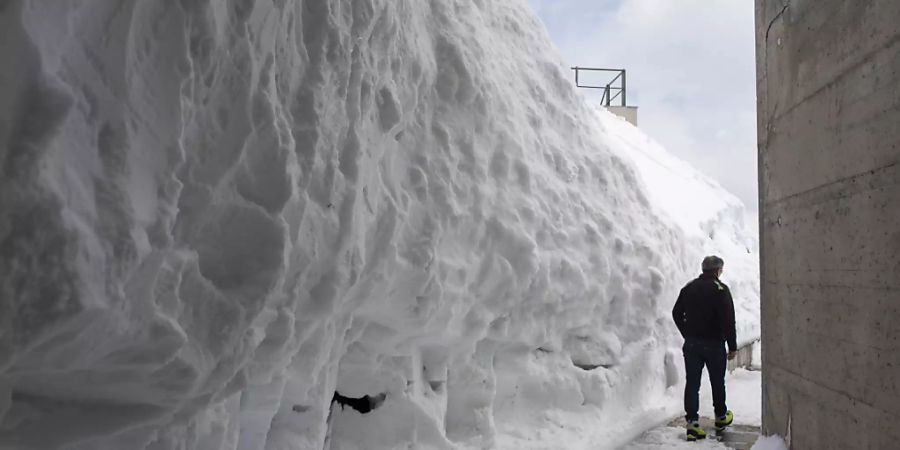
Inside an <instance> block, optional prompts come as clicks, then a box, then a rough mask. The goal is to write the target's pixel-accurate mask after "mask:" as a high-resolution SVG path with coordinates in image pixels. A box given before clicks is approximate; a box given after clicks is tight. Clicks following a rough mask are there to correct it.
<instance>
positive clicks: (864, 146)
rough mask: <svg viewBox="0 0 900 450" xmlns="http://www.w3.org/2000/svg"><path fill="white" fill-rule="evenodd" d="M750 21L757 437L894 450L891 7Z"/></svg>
mask: <svg viewBox="0 0 900 450" xmlns="http://www.w3.org/2000/svg"><path fill="white" fill-rule="evenodd" d="M784 5H787V6H784ZM756 16H757V17H756V28H757V69H758V70H757V75H758V76H757V85H758V120H759V124H758V125H759V177H760V208H761V211H760V212H761V218H760V233H761V236H760V237H761V247H762V249H761V275H762V304H761V306H762V345H763V346H762V349H763V350H762V351H763V431H764V432H766V433H767V434H770V433H778V434H781V435H782V436H784V435H787V434H789V435H790V443H791V446H792V448H794V449H814V450H823V449H841V450H844V449H897V448H900V1H897V0H854V1H848V0H816V1H813V0H757V1H756Z"/></svg>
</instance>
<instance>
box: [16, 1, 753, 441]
mask: <svg viewBox="0 0 900 450" xmlns="http://www.w3.org/2000/svg"><path fill="white" fill-rule="evenodd" d="M0 27H2V29H3V30H4V37H3V39H2V40H0V59H2V61H4V69H3V71H2V72H0V143H2V146H0V174H2V175H0V176H2V178H0V211H2V216H0V418H2V419H0V447H2V448H29V449H30V448H34V449H55V448H67V449H117V450H118V449H154V450H157V449H234V448H238V449H297V448H302V449H306V448H316V449H319V448H331V449H335V450H336V449H351V448H365V449H377V448H397V447H402V448H407V447H411V448H454V447H459V448H467V447H474V448H484V447H491V446H495V447H508V446H512V445H516V446H518V447H528V446H529V445H533V446H537V447H543V448H546V447H547V442H552V440H553V439H554V436H557V435H558V434H559V433H564V432H566V430H568V432H573V430H574V431H576V432H575V433H570V434H572V435H577V436H580V437H581V438H583V439H584V442H580V443H579V442H571V443H569V444H566V445H564V446H565V447H568V448H579V447H584V446H587V445H588V444H591V445H593V446H595V447H596V446H600V447H603V446H608V447H613V446H615V445H616V441H615V438H617V437H623V434H622V433H618V434H616V435H613V436H611V435H610V434H609V433H608V432H606V430H608V429H609V428H610V427H614V426H620V425H621V424H623V423H627V422H629V421H630V420H632V419H634V417H636V416H637V415H640V414H642V413H643V412H646V411H649V410H651V409H652V408H656V407H659V405H658V404H657V402H659V401H660V399H663V398H666V397H665V396H666V395H667V393H671V391H672V390H674V389H677V388H676V385H677V383H678V379H679V378H680V375H679V371H680V369H679V367H680V363H679V362H678V354H677V351H675V350H674V347H676V346H677V339H676V337H675V330H674V327H673V326H672V325H671V324H670V319H669V310H670V307H671V304H672V302H673V300H674V297H675V295H676V293H677V289H678V288H679V287H680V286H681V284H682V283H683V282H684V281H686V279H687V278H688V277H689V276H691V275H693V274H694V272H695V268H696V265H697V262H698V261H699V260H698V259H696V258H697V257H698V256H701V255H702V250H701V249H697V248H695V246H694V245H691V244H690V243H691V242H694V241H691V240H690V239H686V238H685V232H684V230H683V229H682V228H681V227H679V226H677V225H673V224H670V222H669V221H667V220H665V219H664V218H663V216H661V215H660V214H658V208H656V207H653V206H652V205H651V204H650V202H649V200H648V195H647V194H646V192H645V188H644V187H643V183H642V182H640V176H639V175H638V173H637V172H636V171H635V170H634V169H633V162H632V161H630V160H629V159H628V158H626V157H623V156H622V155H621V154H618V153H617V152H616V151H614V150H613V149H611V146H614V145H618V144H616V141H615V140H614V139H610V138H609V136H608V133H607V132H606V131H604V130H605V128H604V127H603V126H600V125H599V124H598V120H597V116H596V114H595V113H594V112H593V111H592V110H590V109H589V108H588V107H587V106H585V104H584V102H583V101H582V100H581V98H580V97H578V96H577V95H576V94H575V93H574V92H573V90H572V88H571V83H570V82H569V81H568V80H567V79H566V74H565V73H564V72H563V71H562V69H561V65H562V64H561V61H560V60H559V59H558V58H557V57H556V56H555V55H556V53H555V51H554V50H553V49H552V48H551V46H550V45H549V43H548V40H547V38H546V35H545V34H544V32H543V31H542V28H541V27H540V26H539V25H538V23H537V22H536V19H535V18H534V17H533V16H532V15H531V13H530V12H529V11H528V10H527V5H525V4H524V2H523V1H520V0H512V1H484V0H481V1H479V0H434V1H418V0H307V1H302V0H293V1H292V0H258V1H248V0H215V1H214V0H182V1H175V0H173V1H156V0H145V1H119V0H95V1H90V2H62V1H43V0H33V1H27V0H10V1H6V2H3V3H2V4H0ZM607 128H608V127H607ZM720 219H721V217H720ZM725 220H727V218H726V219H725ZM727 258H728V256H727V255H726V259H727ZM736 294H738V295H739V293H737V292H736ZM579 427H580V428H579ZM619 430H621V429H619ZM625 438H627V436H626V437H625ZM557 443H559V442H557ZM552 446H553V445H551V447H552Z"/></svg>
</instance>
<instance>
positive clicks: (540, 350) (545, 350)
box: [537, 347, 553, 353]
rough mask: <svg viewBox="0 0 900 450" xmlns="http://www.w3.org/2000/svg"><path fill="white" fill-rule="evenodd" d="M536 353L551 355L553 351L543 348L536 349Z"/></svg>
mask: <svg viewBox="0 0 900 450" xmlns="http://www.w3.org/2000/svg"><path fill="white" fill-rule="evenodd" d="M537 351H539V352H541V353H553V350H550V349H549V348H544V347H538V348H537Z"/></svg>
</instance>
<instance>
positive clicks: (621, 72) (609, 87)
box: [572, 66, 626, 106]
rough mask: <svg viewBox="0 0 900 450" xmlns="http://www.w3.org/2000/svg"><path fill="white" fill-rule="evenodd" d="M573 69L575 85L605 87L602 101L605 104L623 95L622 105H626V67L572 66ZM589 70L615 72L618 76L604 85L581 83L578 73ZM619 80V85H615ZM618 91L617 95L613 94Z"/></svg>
mask: <svg viewBox="0 0 900 450" xmlns="http://www.w3.org/2000/svg"><path fill="white" fill-rule="evenodd" d="M572 70H574V71H575V86H577V87H580V88H584V89H603V97H602V98H601V102H603V104H604V105H606V106H609V105H610V104H611V103H612V101H613V100H615V99H616V98H620V97H621V103H622V105H621V106H625V105H626V101H625V100H626V98H625V87H626V84H625V69H601V68H599V67H579V66H575V67H572ZM582 70H584V71H589V72H615V73H616V76H615V77H613V79H612V80H610V81H609V83H606V85H603V86H594V85H589V84H581V83H580V82H579V80H578V74H579V72H580V71H582ZM616 81H619V84H618V86H613V83H615V82H616ZM613 91H616V94H615V95H612V92H613Z"/></svg>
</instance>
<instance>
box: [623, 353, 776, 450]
mask: <svg viewBox="0 0 900 450" xmlns="http://www.w3.org/2000/svg"><path fill="white" fill-rule="evenodd" d="M706 375H707V373H706V372H705V371H704V378H703V384H702V385H701V387H700V416H701V425H704V427H705V428H706V431H707V433H708V434H709V435H710V437H711V435H712V434H713V433H714V430H713V429H712V427H711V418H712V417H713V416H714V413H713V408H712V391H711V389H710V387H709V378H708V377H707V376H706ZM725 383H726V394H727V402H728V408H729V409H731V410H732V411H733V412H734V415H735V416H734V425H735V426H734V429H735V430H736V431H737V430H738V429H740V430H741V431H743V430H747V431H750V435H749V437H750V438H751V439H749V440H748V439H744V440H743V445H735V444H727V445H726V443H722V442H716V441H715V440H714V439H707V440H706V441H703V442H687V441H686V440H685V437H684V436H685V434H684V433H685V432H684V419H683V418H681V419H676V420H674V421H672V422H670V423H669V424H667V425H664V426H660V427H656V428H653V429H651V430H648V431H647V432H646V433H644V434H643V435H641V436H640V437H639V438H638V439H636V440H635V441H634V442H632V443H630V444H628V445H626V446H624V447H622V450H654V449H670V448H671V449H691V448H716V449H726V448H733V449H738V450H746V449H748V448H749V447H750V445H751V444H752V443H753V442H754V441H755V435H756V434H757V433H758V432H759V427H760V425H761V424H762V422H761V417H762V408H761V399H762V385H761V383H762V373H761V372H759V371H756V370H754V371H749V370H745V369H737V370H735V371H734V372H731V373H729V374H727V375H726V377H725ZM682 414H683V413H682ZM707 422H709V423H707ZM751 430H752V431H751ZM733 434H738V433H733ZM740 437H741V438H743V437H744V436H740Z"/></svg>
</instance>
